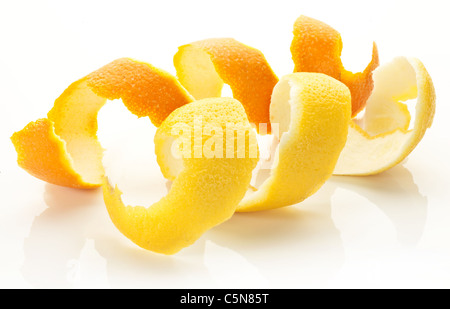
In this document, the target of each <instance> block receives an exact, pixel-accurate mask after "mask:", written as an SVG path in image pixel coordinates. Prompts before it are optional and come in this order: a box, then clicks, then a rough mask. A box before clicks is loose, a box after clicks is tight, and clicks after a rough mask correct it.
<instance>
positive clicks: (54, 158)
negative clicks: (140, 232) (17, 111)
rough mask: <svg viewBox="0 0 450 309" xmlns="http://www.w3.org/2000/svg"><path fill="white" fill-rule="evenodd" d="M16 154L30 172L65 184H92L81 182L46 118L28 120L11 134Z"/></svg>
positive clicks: (51, 124)
mask: <svg viewBox="0 0 450 309" xmlns="http://www.w3.org/2000/svg"><path fill="white" fill-rule="evenodd" d="M11 140H12V141H13V143H14V145H15V147H16V151H17V154H18V158H17V162H18V164H19V165H20V166H21V167H22V168H23V169H25V170H26V171H27V172H28V173H30V174H31V175H33V176H35V177H37V178H39V179H45V180H46V181H48V182H50V183H53V184H57V185H61V186H68V187H79V188H90V187H95V185H94V186H92V185H91V184H89V183H84V182H83V181H82V179H81V177H80V175H78V174H77V173H76V172H75V171H74V170H73V167H72V165H71V164H70V163H69V162H70V161H71V159H70V157H68V156H67V151H66V147H65V143H64V141H62V140H61V139H60V138H58V136H57V135H56V134H55V130H54V127H53V123H52V122H51V121H50V120H48V119H45V118H44V119H38V120H37V121H36V122H30V123H29V124H28V125H27V126H26V127H25V128H24V129H23V130H22V131H19V132H16V133H14V134H13V136H12V137H11Z"/></svg>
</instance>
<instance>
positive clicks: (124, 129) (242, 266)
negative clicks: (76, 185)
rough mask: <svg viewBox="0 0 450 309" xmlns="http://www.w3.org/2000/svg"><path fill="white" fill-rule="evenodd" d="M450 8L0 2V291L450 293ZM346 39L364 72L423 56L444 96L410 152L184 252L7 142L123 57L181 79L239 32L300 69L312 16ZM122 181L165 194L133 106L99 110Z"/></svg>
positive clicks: (347, 58) (133, 190) (279, 66)
mask: <svg viewBox="0 0 450 309" xmlns="http://www.w3.org/2000/svg"><path fill="white" fill-rule="evenodd" d="M448 6H449V5H448V1H444V0H442V1H433V0H428V1H411V0H409V1H394V0H390V1H371V2H368V1H302V0H295V1H282V0H279V1H273V0H272V1H262V0H259V1H242V0H239V1H234V0H228V1H193V0H191V1H130V0H128V1H94V0H90V1H81V0H78V1H12V0H1V2H0V98H1V102H0V108H1V110H0V117H1V121H0V129H1V130H0V150H1V152H0V248H1V252H0V288H44V287H50V288H122V287H123V288H279V287H285V288H316V287H318V288H419V287H420V288H442V287H445V288H449V287H450V207H449V206H450V203H449V202H450V198H449V180H448V179H449V175H450V166H449V161H450V146H449V145H450V139H449V129H450V120H449V117H450V115H449V112H450V108H449V102H450V95H449V87H450V81H449V80H450V79H449V76H448V73H449V72H450V66H449V57H450V43H449V42H450V40H449V39H448V32H449V30H450V22H449V18H448V12H449V9H450V8H449V7H448ZM301 14H304V15H308V16H310V17H314V18H317V19H320V20H322V21H324V22H326V23H328V24H330V25H331V26H333V27H334V28H335V29H337V30H338V31H339V32H340V33H341V34H342V38H343V42H344V50H343V55H342V59H343V62H344V65H345V66H346V68H347V69H349V70H352V71H354V72H357V71H361V70H363V69H364V68H365V66H366V65H367V63H368V62H369V60H370V57H371V54H370V53H371V48H372V41H376V43H377V44H378V47H379V50H380V60H381V63H385V62H387V61H389V60H391V59H392V58H393V57H395V56H400V55H401V56H413V57H417V58H419V59H420V60H422V61H423V63H424V64H425V66H426V67H427V69H428V71H429V73H430V74H431V76H432V78H433V81H434V83H435V87H436V93H437V113H436V117H435V122H434V124H433V127H432V128H431V129H430V130H428V131H427V133H426V135H425V138H424V140H423V141H422V142H421V143H420V144H419V146H418V147H417V148H416V149H415V150H414V152H413V153H412V154H411V155H410V156H409V158H408V160H407V161H406V162H405V163H403V164H402V165H399V166H397V167H395V168H393V169H391V170H389V171H388V172H385V173H383V174H380V175H377V176H371V177H360V178H357V177H332V178H331V179H330V181H328V182H327V183H326V184H325V185H324V186H323V187H322V188H321V189H320V191H319V192H317V193H316V194H315V195H314V196H312V197H310V198H309V199H307V200H306V201H304V202H303V203H300V204H298V205H295V206H291V207H287V208H284V209H280V210H276V211H268V212H261V213H253V214H236V215H235V216H233V217H232V219H230V220H229V221H227V222H225V223H223V224H222V225H220V226H217V227H216V228H214V229H212V230H210V231H208V232H207V233H206V234H204V235H203V237H202V238H201V239H200V240H198V241H197V242H196V243H195V244H194V245H193V246H191V247H189V248H186V249H183V250H182V251H181V252H179V253H178V254H176V255H174V256H164V255H159V254H155V253H152V252H148V251H145V250H143V249H141V248H139V247H137V246H135V245H134V244H133V243H131V242H130V241H129V240H128V239H126V238H125V237H124V236H123V235H122V234H121V233H120V232H119V231H118V230H117V229H116V228H115V227H114V225H113V224H112V223H111V221H110V219H109V217H108V214H107V212H106V208H105V206H104V204H103V199H102V196H101V192H100V190H94V191H78V190H72V189H67V188H62V187H58V186H54V185H50V184H46V183H44V182H42V181H40V180H38V179H35V178H33V177H32V176H30V175H28V174H27V173H26V172H24V171H23V170H21V169H20V168H19V167H18V166H17V164H16V153H15V151H14V147H13V146H12V143H11V142H10V140H9V137H10V136H11V135H12V133H13V132H15V131H18V130H20V129H22V128H23V127H24V126H25V125H26V124H27V123H28V122H29V121H32V120H36V119H37V118H41V117H45V115H46V113H47V111H48V110H49V109H50V108H51V107H52V105H53V101H54V100H55V99H56V98H57V97H58V96H59V95H60V94H61V93H62V92H63V90H64V89H65V88H66V87H67V86H68V85H69V84H70V83H72V82H74V81H75V80H77V79H78V78H81V77H83V76H84V75H86V74H88V73H90V72H91V71H93V70H95V69H97V68H99V67H101V66H103V65H104V64H107V63H109V62H110V61H112V60H114V59H116V58H119V57H132V58H136V59H139V60H142V61H146V62H149V63H151V64H153V65H155V66H158V67H160V68H162V69H164V70H166V71H169V72H171V73H174V68H173V64H172V57H173V55H174V54H175V52H176V51H177V47H178V46H180V45H182V44H185V43H189V42H191V41H194V40H200V39H205V38H210V37H233V38H235V39H237V40H239V41H241V42H243V43H246V44H247V45H250V46H253V47H256V48H258V49H260V50H261V51H263V53H264V54H265V56H266V58H267V60H268V61H269V63H270V64H271V66H272V68H273V70H274V71H275V73H276V74H277V75H278V76H280V77H281V76H282V75H283V74H286V73H290V72H292V70H293V64H292V60H291V55H290V50H289V47H290V43H291V40H292V25H293V23H294V21H295V19H296V18H297V17H298V16H299V15H301ZM99 121H100V129H99V136H100V138H101V140H102V142H103V143H104V145H105V147H106V148H107V149H108V153H107V157H106V160H109V161H108V162H110V163H111V165H110V168H109V169H108V173H109V175H111V176H112V177H115V178H116V179H117V181H118V182H119V183H121V184H122V185H123V188H122V189H123V191H125V197H124V198H125V199H126V201H128V202H129V203H142V204H143V203H146V204H145V205H151V203H152V202H155V201H157V200H158V199H159V198H160V197H161V196H163V195H165V194H166V193H167V190H166V187H165V182H164V180H163V179H162V176H160V173H159V170H158V167H157V164H156V161H155V160H154V158H153V157H152V149H151V147H152V144H153V142H152V140H153V135H152V134H153V133H154V128H152V126H151V124H150V123H149V121H148V120H147V119H140V120H137V119H136V118H135V117H133V116H132V115H130V114H129V113H127V112H126V111H125V110H124V109H123V106H122V105H121V104H120V103H117V102H113V103H111V104H108V105H107V106H106V107H104V109H103V110H102V111H101V114H100V117H99Z"/></svg>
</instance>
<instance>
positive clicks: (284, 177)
mask: <svg viewBox="0 0 450 309" xmlns="http://www.w3.org/2000/svg"><path fill="white" fill-rule="evenodd" d="M350 113H351V98H350V92H349V90H348V88H347V87H346V86H345V85H344V84H342V83H341V82H339V81H337V80H335V79H334V78H331V77H329V76H327V75H325V74H318V73H294V74H289V75H286V76H284V77H283V78H282V79H281V80H280V82H279V83H278V84H277V85H276V86H275V88H274V91H273V94H272V103H271V106H270V117H271V122H272V123H277V124H279V131H280V135H281V136H280V137H279V139H280V143H279V146H278V149H277V150H276V151H275V156H274V162H273V166H272V169H271V171H270V175H269V177H268V178H267V179H266V180H265V181H264V182H263V183H262V184H261V186H260V187H259V188H258V190H257V191H256V192H251V193H250V194H248V195H247V196H246V197H244V199H243V200H242V201H241V203H240V205H239V207H238V211H242V212H244V211H258V210H266V209H272V208H279V207H284V206H289V205H293V204H296V203H299V202H301V201H303V200H304V199H306V198H307V197H309V196H310V195H311V194H313V193H315V192H316V191H317V190H318V189H319V188H320V186H322V185H323V183H324V182H325V181H326V180H327V179H328V178H329V177H330V176H331V174H332V172H333V169H334V167H335V164H336V161H337V159H338V157H339V154H340V152H341V150H342V148H343V147H344V145H345V141H346V139H347V133H348V122H349V120H350Z"/></svg>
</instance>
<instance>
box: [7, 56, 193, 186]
mask: <svg viewBox="0 0 450 309" xmlns="http://www.w3.org/2000/svg"><path fill="white" fill-rule="evenodd" d="M119 98H121V99H122V101H123V103H124V104H125V106H126V107H127V108H128V109H129V110H130V111H131V112H132V113H133V114H135V115H136V116H138V117H144V116H146V117H149V118H150V120H151V121H152V123H153V124H155V125H156V126H158V125H160V124H161V123H162V121H163V120H164V119H165V118H166V117H167V116H168V115H169V114H170V113H171V112H172V111H173V110H175V109H176V108H178V107H179V106H181V105H184V104H186V103H189V102H192V101H193V100H194V99H193V98H192V96H191V95H190V94H189V93H188V92H187V91H186V90H185V89H184V88H183V87H182V86H181V84H180V83H179V82H178V81H177V79H176V78H175V77H174V76H172V75H170V74H169V73H167V72H165V71H163V70H160V69H158V68H155V67H153V66H151V65H150V64H147V63H143V62H139V61H136V60H132V59H129V58H121V59H117V60H115V61H113V62H111V63H109V64H107V65H106V66H104V67H102V68H100V69H99V70H97V71H94V72H92V73H91V74H89V75H87V76H86V77H83V78H81V79H80V80H78V81H76V82H74V83H72V84H71V85H70V86H69V87H68V88H67V89H66V90H65V91H64V92H63V93H62V94H61V95H60V96H59V98H58V99H56V101H55V104H54V106H53V108H52V109H51V110H50V112H49V113H48V115H47V118H43V119H39V120H37V121H36V122H31V123H29V124H28V125H27V126H26V127H25V128H24V129H23V130H21V131H19V132H16V133H15V134H14V135H13V136H12V137H11V140H12V142H13V144H14V146H15V148H16V151H17V154H18V164H19V166H21V167H22V168H23V169H25V170H26V171H27V172H28V173H30V174H31V175H33V176H35V177H37V178H39V179H41V180H44V181H46V182H49V183H52V184H56V185H61V186H67V187H73V188H83V189H89V188H95V187H99V186H101V184H102V182H103V180H102V179H103V176H104V170H103V165H102V157H103V148H102V147H101V145H100V143H99V141H98V139H97V128H98V125H97V114H98V111H99V110H100V109H101V108H102V107H103V105H104V104H105V103H106V101H107V100H114V99H119Z"/></svg>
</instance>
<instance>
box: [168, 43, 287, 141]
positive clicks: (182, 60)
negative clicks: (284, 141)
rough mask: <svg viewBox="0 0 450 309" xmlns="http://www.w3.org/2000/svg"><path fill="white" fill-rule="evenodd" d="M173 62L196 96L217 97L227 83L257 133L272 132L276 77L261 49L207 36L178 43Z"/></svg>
mask: <svg viewBox="0 0 450 309" xmlns="http://www.w3.org/2000/svg"><path fill="white" fill-rule="evenodd" d="M174 65H175V69H176V71H177V77H178V79H179V80H180V82H181V84H182V85H183V86H184V87H185V88H186V89H187V90H188V91H189V92H190V93H191V94H192V95H193V96H194V97H195V98H196V99H203V98H210V97H220V96H221V91H222V87H223V84H224V83H226V84H228V85H229V86H230V88H231V90H232V91H233V97H234V98H236V99H237V100H238V101H240V102H241V103H242V105H244V108H245V111H246V112H247V115H248V117H249V121H250V122H251V123H252V124H254V125H256V129H257V130H258V132H259V133H260V134H265V133H270V132H271V129H270V119H269V105H270V96H271V94H272V90H273V87H274V86H275V84H276V83H277V82H278V78H277V76H276V75H275V73H274V72H273V71H272V68H271V67H270V65H269V64H268V63H267V60H266V58H265V57H264V55H263V53H262V52H261V51H259V50H257V49H255V48H252V47H250V46H247V45H245V44H243V43H240V42H238V41H236V40H234V39H230V38H217V39H206V40H202V41H197V42H193V43H191V44H186V45H183V46H180V47H179V48H178V52H177V53H176V54H175V56H174ZM260 124H262V125H263V126H267V127H262V129H261V130H260Z"/></svg>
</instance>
